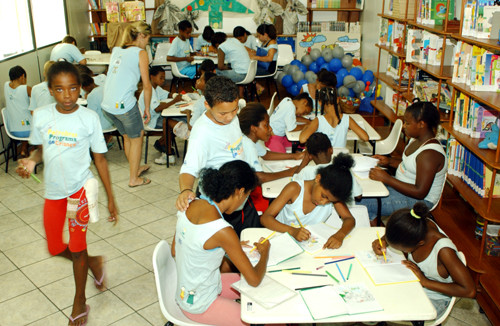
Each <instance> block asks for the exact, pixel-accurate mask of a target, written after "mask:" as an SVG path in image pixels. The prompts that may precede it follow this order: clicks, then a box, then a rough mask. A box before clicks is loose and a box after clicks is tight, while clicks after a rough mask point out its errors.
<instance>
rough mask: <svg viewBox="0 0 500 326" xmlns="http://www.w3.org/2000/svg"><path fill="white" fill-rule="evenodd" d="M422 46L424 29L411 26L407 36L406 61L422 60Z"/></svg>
mask: <svg viewBox="0 0 500 326" xmlns="http://www.w3.org/2000/svg"><path fill="white" fill-rule="evenodd" d="M422 47H423V43H422V30H421V29H414V28H409V29H408V33H407V38H406V62H420V57H421V56H422Z"/></svg>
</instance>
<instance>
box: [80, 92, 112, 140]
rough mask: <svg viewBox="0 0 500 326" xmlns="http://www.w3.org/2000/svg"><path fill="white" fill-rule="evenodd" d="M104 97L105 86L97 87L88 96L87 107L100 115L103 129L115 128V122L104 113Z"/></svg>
mask: <svg viewBox="0 0 500 326" xmlns="http://www.w3.org/2000/svg"><path fill="white" fill-rule="evenodd" d="M103 97H104V87H102V86H100V87H96V88H94V89H93V90H92V92H90V93H89V95H88V96H87V108H89V109H91V110H92V111H94V112H95V113H97V115H98V116H99V122H100V123H101V128H102V130H109V129H112V128H114V126H113V123H112V122H111V121H110V120H108V118H107V117H106V116H105V115H104V114H103V113H102V108H101V103H102V98H103Z"/></svg>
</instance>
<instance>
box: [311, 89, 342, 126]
mask: <svg viewBox="0 0 500 326" xmlns="http://www.w3.org/2000/svg"><path fill="white" fill-rule="evenodd" d="M337 97H338V95H337V89H336V88H335V87H323V88H322V89H320V90H317V91H316V108H315V110H316V115H317V113H318V105H319V104H318V103H319V102H321V114H322V115H323V114H325V106H326V105H333V107H334V109H335V115H336V116H337V117H338V118H339V119H340V109H339V105H338V101H337Z"/></svg>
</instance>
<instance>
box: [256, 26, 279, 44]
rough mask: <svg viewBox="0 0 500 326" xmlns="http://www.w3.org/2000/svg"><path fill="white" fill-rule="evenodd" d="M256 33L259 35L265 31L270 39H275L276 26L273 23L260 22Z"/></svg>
mask: <svg viewBox="0 0 500 326" xmlns="http://www.w3.org/2000/svg"><path fill="white" fill-rule="evenodd" d="M257 33H259V34H260V35H264V34H266V33H267V35H268V36H269V38H270V39H271V40H275V39H276V27H274V25H273V24H260V25H259V27H257Z"/></svg>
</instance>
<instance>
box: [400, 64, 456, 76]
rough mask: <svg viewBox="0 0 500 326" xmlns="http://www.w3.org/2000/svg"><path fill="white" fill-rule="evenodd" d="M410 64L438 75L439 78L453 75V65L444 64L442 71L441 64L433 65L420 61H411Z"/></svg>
mask: <svg viewBox="0 0 500 326" xmlns="http://www.w3.org/2000/svg"><path fill="white" fill-rule="evenodd" d="M409 64H411V65H413V66H415V67H417V68H418V69H420V70H423V71H425V72H426V73H428V74H429V75H431V76H434V77H436V78H437V79H451V77H452V76H453V66H443V71H442V73H441V66H432V65H428V64H421V63H418V62H410V63H409Z"/></svg>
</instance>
